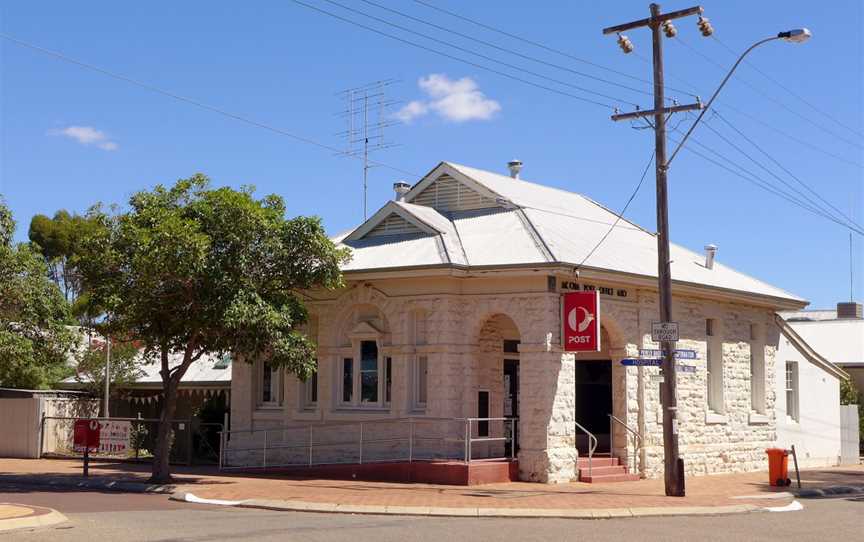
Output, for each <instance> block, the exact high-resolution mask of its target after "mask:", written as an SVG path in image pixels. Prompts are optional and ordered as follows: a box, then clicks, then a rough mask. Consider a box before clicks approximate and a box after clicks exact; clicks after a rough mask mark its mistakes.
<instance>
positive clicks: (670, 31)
mask: <svg viewBox="0 0 864 542" xmlns="http://www.w3.org/2000/svg"><path fill="white" fill-rule="evenodd" d="M663 32H665V33H666V37H667V38H674V37H675V36H676V35H678V29H677V28H675V25H674V24H672V21H666V22H664V23H663Z"/></svg>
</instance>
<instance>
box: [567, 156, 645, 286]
mask: <svg viewBox="0 0 864 542" xmlns="http://www.w3.org/2000/svg"><path fill="white" fill-rule="evenodd" d="M653 162H654V153H653V152H652V153H651V158H650V159H649V160H648V163H647V164H645V169H644V170H643V171H642V177H640V178H639V182H638V183H637V184H636V188H634V189H633V193H632V194H630V198H628V199H627V203H626V204H624V208H623V209H621V212H620V213H618V215H617V216H616V217H615V222H613V223H612V225H611V226H610V227H609V229H608V230H607V231H606V233H605V234H603V237H601V238H600V240H599V241H597V244H596V245H594V248H592V249H591V251H590V252H589V253H588V254H586V255H585V257H584V258H582V261H581V262H579V265H577V266H576V269H580V268H581V267H582V266H583V265H585V262H587V261H588V258H590V257H591V256H593V255H594V253H595V252H596V251H597V249H598V248H600V245H602V244H603V243H604V242H605V241H606V238H607V237H609V235H610V234H611V233H612V230H614V229H615V226H617V225H618V222H619V221H620V220H621V218H622V217H623V216H624V213H626V212H627V209H628V208H629V207H630V204H631V203H632V202H633V199H634V198H636V194H638V193H639V189H640V188H642V183H643V182H645V175H647V174H648V170H649V169H651V164H652V163H653Z"/></svg>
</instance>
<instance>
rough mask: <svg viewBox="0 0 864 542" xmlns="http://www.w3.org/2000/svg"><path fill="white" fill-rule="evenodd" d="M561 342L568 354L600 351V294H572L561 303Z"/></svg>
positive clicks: (568, 294)
mask: <svg viewBox="0 0 864 542" xmlns="http://www.w3.org/2000/svg"><path fill="white" fill-rule="evenodd" d="M561 305H562V307H561V309H562V310H561V324H562V326H561V327H562V328H563V329H562V330H561V342H562V343H563V344H562V346H563V347H564V350H565V351H566V352H598V351H599V350H600V294H599V292H596V291H594V292H570V293H566V294H564V295H563V296H562V301H561Z"/></svg>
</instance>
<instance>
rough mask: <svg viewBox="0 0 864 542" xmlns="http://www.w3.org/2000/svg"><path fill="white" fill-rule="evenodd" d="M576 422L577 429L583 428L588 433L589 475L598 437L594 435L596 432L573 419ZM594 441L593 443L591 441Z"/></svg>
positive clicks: (589, 474)
mask: <svg viewBox="0 0 864 542" xmlns="http://www.w3.org/2000/svg"><path fill="white" fill-rule="evenodd" d="M573 423H574V424H576V428H577V429H581V430H582V432H583V433H585V434H586V435H588V476H591V461H592V459H593V458H594V450H596V449H597V444H598V441H597V437H595V436H594V433H592V432H591V431H589V430H587V429H585V428H584V427H583V426H582V425H581V424H580V423H579V422H577V421H575V420H574V421H573ZM592 442H593V443H594V444H593V445H592V444H591V443H592Z"/></svg>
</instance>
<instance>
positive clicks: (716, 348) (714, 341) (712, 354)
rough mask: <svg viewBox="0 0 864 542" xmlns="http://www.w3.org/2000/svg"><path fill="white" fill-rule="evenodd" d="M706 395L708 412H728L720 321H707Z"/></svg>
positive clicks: (714, 319)
mask: <svg viewBox="0 0 864 542" xmlns="http://www.w3.org/2000/svg"><path fill="white" fill-rule="evenodd" d="M705 343H706V344H705V356H706V361H705V368H706V371H707V374H706V378H705V394H706V397H707V400H706V403H707V407H708V412H709V413H713V414H719V415H723V414H724V413H725V412H726V404H725V394H724V389H723V387H724V378H723V339H722V327H721V323H720V320H719V319H717V318H707V319H706V320H705Z"/></svg>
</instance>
